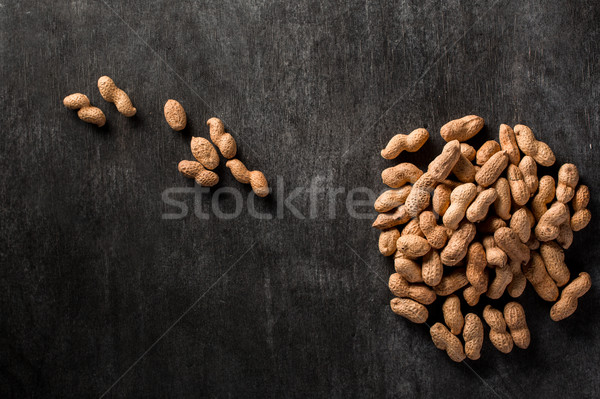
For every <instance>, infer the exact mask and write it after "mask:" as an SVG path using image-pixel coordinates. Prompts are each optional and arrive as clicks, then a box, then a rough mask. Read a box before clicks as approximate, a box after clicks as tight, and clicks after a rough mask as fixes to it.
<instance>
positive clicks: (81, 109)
mask: <svg viewBox="0 0 600 399" xmlns="http://www.w3.org/2000/svg"><path fill="white" fill-rule="evenodd" d="M63 104H64V105H65V107H67V108H69V109H72V110H78V111H77V116H78V117H79V119H81V120H82V121H84V122H87V123H93V124H94V125H96V126H98V127H102V126H104V124H105V123H106V117H105V116H104V112H102V110H101V109H100V108H98V107H92V106H91V105H90V100H89V98H88V97H87V96H86V95H85V94H81V93H75V94H71V95H68V96H66V97H65V99H64V100H63Z"/></svg>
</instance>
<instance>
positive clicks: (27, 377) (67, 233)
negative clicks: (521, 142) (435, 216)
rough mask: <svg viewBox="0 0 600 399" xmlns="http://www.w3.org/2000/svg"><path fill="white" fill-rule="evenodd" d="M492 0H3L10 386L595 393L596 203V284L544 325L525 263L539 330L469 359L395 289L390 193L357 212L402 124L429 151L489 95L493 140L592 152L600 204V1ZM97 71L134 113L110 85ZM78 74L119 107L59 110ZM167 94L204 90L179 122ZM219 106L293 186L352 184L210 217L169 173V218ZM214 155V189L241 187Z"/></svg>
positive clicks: (583, 155) (131, 393)
mask: <svg viewBox="0 0 600 399" xmlns="http://www.w3.org/2000/svg"><path fill="white" fill-rule="evenodd" d="M474 3H475V2H466V1H449V2H445V1H410V0H409V1H401V2H390V1H379V2H367V1H350V2H346V1H344V2H342V1H339V2H335V3H334V2H322V1H305V0H302V1H294V2H277V3H274V2H271V1H260V0H258V1H220V0H216V1H181V2H171V1H160V2H147V1H142V0H138V1H114V0H106V1H102V0H100V1H71V2H50V1H32V0H28V1H21V2H13V1H8V2H2V4H1V5H0V57H1V60H2V61H1V63H0V81H1V84H0V99H1V101H2V109H1V113H0V131H1V136H2V138H1V139H0V154H1V160H0V167H1V170H2V173H1V176H0V179H1V180H0V194H1V198H2V211H1V212H2V213H1V221H0V223H1V229H0V234H1V238H0V262H1V269H0V270H1V271H0V277H1V278H0V303H1V306H2V307H1V315H0V362H1V364H0V390H1V393H0V396H3V397H33V396H35V397H41V396H49V397H58V396H61V397H100V396H101V395H103V394H105V393H106V397H144V396H145V397H148V396H155V397H165V396H179V397H198V396H200V397H248V396H265V397H301V396H311V397H370V396H385V397H436V398H438V397H465V396H466V397H490V396H491V397H501V398H513V397H514V398H527V397H565V396H566V397H594V396H595V397H598V396H599V395H600V378H599V377H598V374H599V373H598V357H599V356H600V346H599V345H598V344H599V342H600V338H598V331H600V318H599V313H598V312H597V311H596V309H597V307H598V306H599V305H600V294H599V293H598V292H599V291H598V289H597V285H598V283H599V282H600V281H599V278H600V276H599V274H598V271H597V264H598V257H599V256H600V250H599V246H598V245H597V237H598V234H599V233H600V231H599V228H598V224H597V223H596V222H594V221H593V222H592V223H591V224H590V226H588V227H587V229H586V230H584V231H582V232H580V233H577V234H576V237H575V243H574V244H573V246H572V247H571V249H569V250H568V251H567V262H568V264H569V266H570V268H571V271H572V274H573V275H576V274H577V273H578V272H579V271H582V270H585V271H588V272H589V273H590V274H591V276H592V280H593V284H594V285H595V286H594V287H592V289H591V291H590V292H589V293H588V294H587V295H586V296H585V297H584V298H583V299H582V300H581V301H580V305H579V308H578V310H577V312H576V313H575V315H573V316H572V317H570V318H569V319H567V320H564V321H562V322H560V323H554V322H552V321H551V320H550V318H549V309H550V304H548V303H544V302H543V301H542V300H541V299H539V298H538V297H537V295H536V294H535V293H534V292H533V290H532V289H531V287H530V286H529V287H528V289H527V290H526V292H525V294H524V295H523V297H522V298H520V302H521V303H522V304H523V305H524V307H525V309H526V312H527V321H528V324H529V327H530V329H531V331H532V343H531V346H530V348H529V349H528V350H526V351H523V350H520V349H517V348H515V349H514V350H513V352H512V353H511V354H509V355H503V354H501V353H499V352H498V351H496V350H495V349H494V348H493V347H492V346H491V345H490V344H489V342H487V339H486V344H485V346H484V349H483V358H482V359H481V360H479V361H475V362H473V361H467V362H465V363H463V364H455V363H453V362H452V361H451V360H450V359H449V358H448V357H447V356H446V354H445V353H443V352H441V351H439V350H438V349H436V348H435V347H434V346H433V344H432V342H431V339H430V336H429V332H428V328H427V327H426V326H424V325H413V324H411V323H409V322H407V321H406V320H404V319H402V318H400V317H398V316H396V315H394V314H393V313H392V312H391V310H390V308H389V300H390V299H391V295H390V294H389V292H388V290H387V287H386V283H387V277H388V275H389V274H390V273H391V272H392V270H393V266H392V260H391V259H386V258H383V257H382V256H381V255H380V254H379V252H378V250H377V237H378V232H377V231H375V230H373V229H372V228H371V227H370V224H371V221H372V218H373V217H374V213H373V211H369V212H371V214H370V215H369V217H368V218H367V219H357V218H353V217H351V216H350V215H349V214H348V212H347V211H346V206H345V199H346V197H347V193H348V191H349V190H351V189H353V188H356V187H368V188H370V189H372V190H376V191H380V190H382V189H383V188H384V187H383V185H382V183H381V181H380V172H381V170H382V169H384V168H386V167H388V166H390V165H393V164H395V163H397V162H398V161H386V160H384V159H382V158H381V157H380V155H379V151H380V150H381V148H383V146H384V145H385V143H386V142H387V140H388V139H389V138H390V137H391V136H392V135H393V134H395V133H398V132H405V133H406V132H409V131H411V130H413V129H414V128H416V127H423V126H425V127H427V128H428V129H429V131H430V133H431V139H430V141H429V142H428V143H427V144H426V146H425V147H424V148H423V149H422V150H421V151H420V152H419V153H417V154H408V155H406V156H405V155H403V156H402V157H401V158H399V160H401V161H412V162H416V163H417V164H418V165H419V166H421V167H425V166H426V164H427V163H428V162H429V161H430V160H431V158H432V157H433V156H434V155H435V154H437V153H438V152H439V151H440V149H441V146H442V144H443V142H442V139H441V138H440V136H439V134H438V132H439V128H440V126H441V125H442V124H443V123H445V122H446V121H448V120H450V119H454V118H457V117H460V116H462V115H465V114H472V113H474V114H478V115H481V116H483V117H484V118H485V119H486V128H485V129H484V130H483V131H482V132H481V133H480V134H479V136H478V137H477V138H476V139H475V140H473V143H474V144H475V145H480V144H481V143H483V142H484V141H485V140H488V139H492V138H496V137H497V129H498V126H499V124H500V123H508V124H510V125H515V124H517V123H526V124H528V125H529V126H531V127H532V128H533V130H534V132H535V133H536V135H537V136H538V138H541V139H543V140H544V141H546V142H547V143H548V144H550V145H551V146H552V148H553V149H554V151H555V153H556V156H557V161H558V162H557V167H558V164H561V163H565V162H575V163H576V164H577V166H578V167H579V170H580V174H581V181H582V182H583V183H585V184H588V185H589V186H590V188H591V192H592V201H591V204H590V206H589V207H590V209H591V210H592V213H593V214H595V215H598V214H600V213H599V209H598V205H599V202H598V198H600V191H599V190H598V188H597V182H598V180H599V178H600V175H599V172H598V168H597V167H598V162H597V156H598V153H597V150H596V148H595V146H596V145H597V140H598V129H599V124H600V113H599V107H598V103H599V95H600V93H599V89H600V85H599V82H598V80H599V78H600V67H599V65H600V64H599V62H600V60H599V42H600V25H599V23H598V22H599V20H600V5H599V4H598V2H595V1H566V0H565V1H556V2H544V3H542V2H534V1H506V0H499V1H484V2H477V3H478V4H474ZM101 75H109V76H111V77H112V78H113V79H114V80H115V82H116V83H117V85H118V86H120V87H121V88H123V89H124V90H125V91H126V92H127V93H129V95H130V97H131V99H132V101H133V103H134V105H135V106H136V107H137V109H138V113H137V115H136V116H135V117H134V118H131V119H128V118H125V117H122V116H121V115H120V114H118V112H117V111H116V108H115V107H114V106H113V105H112V104H109V103H107V102H105V101H104V100H103V99H102V98H101V96H100V94H99V92H98V90H97V87H96V81H97V79H98V78H99V77H100V76H101ZM73 92H82V93H85V94H87V95H88V96H89V97H90V100H91V101H92V104H95V105H97V106H99V107H100V108H101V109H102V110H104V112H105V114H106V116H107V119H108V123H107V125H106V126H105V127H104V128H101V129H98V128H96V127H95V126H93V125H88V124H85V123H83V122H81V121H80V120H79V119H77V117H76V113H75V112H73V111H69V110H67V109H66V108H64V107H63V105H62V99H63V97H65V96H66V95H68V94H70V93H73ZM169 98H175V99H177V100H179V101H180V102H181V103H182V104H183V106H184V107H185V109H186V110H187V114H188V119H189V127H188V128H187V129H186V130H185V131H184V132H183V134H182V133H175V132H173V131H171V130H170V129H169V128H168V126H167V124H166V123H165V121H164V119H163V115H162V107H163V105H164V103H165V102H166V100H167V99H169ZM212 116H217V117H219V118H221V119H223V120H224V121H225V123H226V126H227V129H228V131H230V132H232V133H233V134H234V136H235V137H236V139H237V140H238V146H239V157H240V159H242V160H243V161H244V162H246V164H247V165H248V166H249V167H251V168H253V169H260V170H262V171H263V172H264V173H265V175H266V176H267V178H268V179H269V181H270V183H271V187H272V188H273V189H274V190H275V191H277V190H280V191H281V192H282V193H284V194H285V195H288V194H290V193H291V192H292V191H293V190H294V189H295V188H297V187H308V186H310V184H311V182H312V181H313V180H314V181H315V182H316V184H317V186H318V187H319V188H320V189H321V190H327V191H328V192H331V190H334V189H336V188H343V189H345V191H346V193H344V194H340V195H339V196H337V197H336V199H335V201H334V202H332V204H333V205H332V207H333V210H335V211H336V215H335V217H330V216H329V213H328V212H329V211H328V209H329V203H328V199H327V198H328V194H324V193H321V194H319V195H318V196H317V200H316V201H313V202H312V203H313V206H314V207H316V211H317V212H316V214H314V215H313V216H314V217H310V215H309V211H310V207H311V199H310V196H309V195H308V194H307V193H306V192H302V193H300V194H299V195H298V196H297V197H296V198H295V199H293V204H294V206H295V207H296V208H297V209H298V211H299V212H300V213H302V214H303V215H304V216H305V218H304V219H299V218H297V217H295V216H294V215H293V214H292V213H291V212H290V211H289V210H284V212H283V217H278V216H277V207H278V206H280V207H281V206H282V205H283V197H278V196H276V195H273V196H271V197H270V198H269V199H266V200H262V199H260V200H257V201H255V203H256V208H257V209H258V210H260V211H261V212H267V213H269V214H271V215H272V216H274V218H272V219H271V220H258V219H256V218H253V217H251V216H250V215H249V213H248V210H247V208H246V203H247V201H246V199H244V208H243V211H242V213H241V215H240V216H239V217H237V218H235V219H233V220H222V219H218V218H216V217H215V216H214V214H212V215H211V217H210V219H209V220H201V219H199V218H197V217H195V216H194V215H193V214H191V212H192V211H193V207H194V199H193V196H192V195H191V194H178V195H174V196H173V198H177V199H178V200H180V201H183V202H184V203H185V204H187V205H188V206H189V209H190V215H189V216H187V217H184V218H183V219H179V220H173V219H164V218H163V214H165V213H172V212H176V211H177V208H176V207H172V206H169V205H167V204H165V203H164V202H163V200H162V193H163V191H164V190H166V189H169V188H172V187H184V188H186V187H187V188H191V187H193V182H192V181H190V180H187V179H185V178H183V177H182V176H181V175H180V174H179V173H178V172H177V163H178V162H179V161H180V160H182V159H192V156H191V153H190V150H189V139H190V136H191V135H198V136H204V137H208V129H207V127H206V126H205V121H206V120H207V119H208V118H210V117H212ZM557 167H554V168H550V169H548V170H547V169H544V168H540V174H543V173H553V174H554V175H555V176H556V171H557ZM217 171H218V173H219V175H220V176H221V183H220V184H219V186H217V187H215V188H214V189H212V192H213V193H214V192H215V190H216V189H218V188H219V187H233V188H236V189H239V190H241V192H242V193H243V194H244V198H246V195H247V194H248V193H249V187H248V186H244V185H241V184H240V183H237V182H236V181H235V180H234V179H233V178H232V176H231V175H230V174H229V172H228V170H227V169H226V168H225V167H224V162H221V166H220V167H219V169H218V170H217ZM278 176H280V178H279V180H278ZM359 197H360V196H359ZM216 203H217V204H218V205H219V206H220V207H221V209H222V210H223V211H225V212H232V211H233V210H234V208H235V203H236V201H235V197H233V196H232V195H231V194H225V195H221V196H219V197H218V200H217V201H216ZM210 207H211V200H210V196H208V195H205V196H204V197H203V198H202V199H201V200H200V201H198V209H204V210H210ZM363 209H370V207H364V208H363ZM501 303H502V302H498V305H497V306H501V305H500V304H501ZM436 304H437V302H436ZM463 306H464V305H463ZM463 310H465V309H464V308H463ZM478 310H480V308H478ZM439 318H440V315H439V313H435V312H434V314H432V315H431V317H430V319H429V323H430V324H433V323H434V322H435V321H438V320H439ZM486 331H487V330H486ZM486 335H487V333H486Z"/></svg>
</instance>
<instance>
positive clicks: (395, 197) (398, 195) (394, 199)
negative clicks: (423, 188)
mask: <svg viewBox="0 0 600 399" xmlns="http://www.w3.org/2000/svg"><path fill="white" fill-rule="evenodd" d="M411 188H412V186H403V187H400V188H399V189H396V190H387V191H385V192H383V193H382V194H381V195H380V196H379V197H378V198H377V199H376V200H375V204H374V206H373V207H374V208H375V210H376V211H377V212H387V211H390V210H392V209H394V208H397V207H399V206H400V205H402V204H404V202H405V201H406V198H407V197H408V194H409V193H410V190H411Z"/></svg>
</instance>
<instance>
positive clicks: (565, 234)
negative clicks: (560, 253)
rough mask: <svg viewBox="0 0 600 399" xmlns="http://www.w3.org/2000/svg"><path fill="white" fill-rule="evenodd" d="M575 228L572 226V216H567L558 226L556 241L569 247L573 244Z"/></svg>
mask: <svg viewBox="0 0 600 399" xmlns="http://www.w3.org/2000/svg"><path fill="white" fill-rule="evenodd" d="M573 238H574V237H573V229H572V228H571V218H570V217H569V218H567V220H565V221H564V222H562V224H561V225H560V226H558V235H557V236H556V242H557V243H558V244H559V245H560V246H561V247H563V248H564V249H568V248H569V247H570V246H571V244H573Z"/></svg>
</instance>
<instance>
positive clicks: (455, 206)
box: [442, 183, 477, 230]
mask: <svg viewBox="0 0 600 399" xmlns="http://www.w3.org/2000/svg"><path fill="white" fill-rule="evenodd" d="M476 196H477V187H475V185H474V184H473V183H466V184H462V185H460V186H458V187H456V188H455V189H454V190H452V194H450V206H449V207H448V209H447V210H446V212H445V213H444V216H443V218H442V221H443V223H444V226H446V227H447V228H449V229H452V230H456V229H457V228H458V225H459V223H460V222H461V220H463V218H464V216H465V213H466V211H467V208H468V206H469V205H470V204H471V202H472V201H473V200H474V199H475V197H476Z"/></svg>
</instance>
